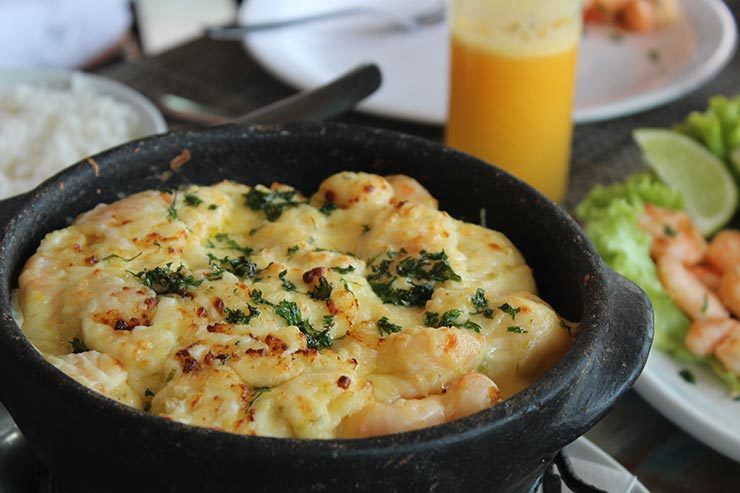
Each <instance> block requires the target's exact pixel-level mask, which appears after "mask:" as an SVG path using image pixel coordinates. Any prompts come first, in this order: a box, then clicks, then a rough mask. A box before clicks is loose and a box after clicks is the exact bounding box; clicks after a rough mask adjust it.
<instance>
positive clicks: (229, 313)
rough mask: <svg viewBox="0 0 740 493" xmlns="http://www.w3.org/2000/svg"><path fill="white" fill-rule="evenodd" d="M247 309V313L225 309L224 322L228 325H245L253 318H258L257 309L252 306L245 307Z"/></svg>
mask: <svg viewBox="0 0 740 493" xmlns="http://www.w3.org/2000/svg"><path fill="white" fill-rule="evenodd" d="M247 308H248V309H249V313H244V312H243V311H241V310H239V309H236V310H232V309H231V308H228V307H227V308H226V310H225V311H226V322H227V323H230V324H239V325H247V324H248V323H249V322H250V321H251V320H252V319H253V318H254V317H257V316H259V314H260V312H259V310H258V309H257V308H255V307H253V306H252V305H247Z"/></svg>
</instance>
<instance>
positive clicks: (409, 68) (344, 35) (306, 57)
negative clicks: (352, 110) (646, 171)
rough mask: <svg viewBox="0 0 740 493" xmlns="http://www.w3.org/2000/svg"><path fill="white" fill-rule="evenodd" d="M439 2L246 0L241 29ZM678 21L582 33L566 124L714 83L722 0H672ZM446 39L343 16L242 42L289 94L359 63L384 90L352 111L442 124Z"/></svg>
mask: <svg viewBox="0 0 740 493" xmlns="http://www.w3.org/2000/svg"><path fill="white" fill-rule="evenodd" d="M437 3H439V0H406V1H404V2H397V1H393V0H304V1H301V2H295V1H291V0H250V1H249V2H245V3H244V4H243V5H242V8H241V10H240V13H239V21H240V23H242V24H249V23H252V22H261V21H273V20H280V19H288V18H293V17H298V16H301V15H305V14H315V13H320V12H324V11H330V10H335V9H338V8H343V7H347V6H349V5H351V6H357V5H372V6H376V7H380V8H384V9H385V10H389V11H393V12H396V13H399V14H401V15H408V16H411V15H413V14H414V13H418V12H421V11H425V10H428V9H429V8H430V6H433V5H435V4H437ZM679 3H680V4H681V7H682V15H681V17H680V18H679V19H678V20H677V21H676V22H674V23H673V24H671V25H670V26H668V27H666V28H664V29H661V30H659V31H655V32H652V33H649V34H631V33H621V32H619V31H617V30H616V29H615V28H612V27H606V26H592V25H589V26H588V28H587V31H586V35H585V36H584V38H583V41H582V45H581V54H580V60H579V69H578V87H577V91H576V106H575V110H574V120H575V122H576V123H586V122H593V121H598V120H605V119H610V118H616V117H619V116H624V115H628V114H632V113H636V112H639V111H644V110H646V109H649V108H653V107H656V106H658V105H661V104H665V103H667V102H669V101H672V100H675V99H677V98H679V97H681V96H683V95H684V94H686V93H688V92H690V91H692V90H694V89H696V88H698V87H700V86H701V85H702V84H704V83H706V82H707V81H709V80H710V79H711V78H712V77H714V76H715V75H716V74H717V73H718V72H719V71H720V70H721V69H722V68H723V67H724V66H725V65H726V64H727V62H728V61H729V60H730V57H731V56H732V53H733V51H734V48H735V43H736V38H737V33H736V27H735V22H734V19H733V17H732V14H731V12H730V11H729V10H728V8H727V6H726V5H725V4H724V3H723V2H722V1H721V0H679ZM447 38H448V32H447V28H446V26H445V24H444V23H439V24H436V25H432V26H427V27H424V28H422V29H419V30H417V31H414V32H411V33H408V32H402V31H399V30H394V29H393V28H389V27H388V26H387V24H386V23H385V21H384V20H383V19H378V18H374V17H368V16H348V17H343V18H338V19H333V20H327V21H323V22H317V23H310V24H305V25H300V26H292V27H289V28H284V29H275V30H269V31H262V32H256V33H252V34H250V35H248V36H247V37H246V38H245V40H244V44H245V46H246V48H247V50H248V51H250V52H251V53H252V55H253V56H254V57H255V58H256V59H257V60H258V61H259V62H260V63H261V64H262V65H263V66H264V67H265V68H266V69H267V70H268V71H269V72H271V73H272V74H273V75H274V76H275V77H277V78H278V79H280V80H282V81H284V82H286V83H287V84H289V85H292V86H294V87H297V88H301V89H305V88H307V87H312V86H315V85H317V84H321V83H324V82H326V81H327V80H329V79H331V78H332V77H334V76H336V75H337V74H338V73H341V72H343V71H346V70H347V69H348V68H349V67H351V66H354V65H356V64H357V63H359V62H364V61H368V60H372V61H374V62H376V63H377V64H378V65H379V66H380V67H381V70H382V71H383V80H384V82H383V87H381V88H380V90H379V91H378V92H377V93H376V94H375V95H373V96H372V97H370V98H369V99H368V100H367V101H366V102H364V103H363V104H361V105H360V106H359V109H360V110H361V111H365V112H367V113H371V114H375V115H380V116H386V117H392V118H400V119H406V120H412V121H416V122H421V123H429V124H440V125H441V124H444V122H445V120H446V114H447V83H448V82H447V73H448V55H449V53H448V46H447V44H448V42H447Z"/></svg>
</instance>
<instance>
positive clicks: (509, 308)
mask: <svg viewBox="0 0 740 493" xmlns="http://www.w3.org/2000/svg"><path fill="white" fill-rule="evenodd" d="M498 308H499V310H501V311H502V312H504V313H506V314H507V315H509V316H510V317H511V319H512V320H516V314H517V313H519V312H520V311H521V310H522V309H521V308H519V307H516V308H514V307H513V306H511V305H510V304H508V303H504V304H503V305H501V306H499V307H498Z"/></svg>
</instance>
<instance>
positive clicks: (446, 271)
mask: <svg viewBox="0 0 740 493" xmlns="http://www.w3.org/2000/svg"><path fill="white" fill-rule="evenodd" d="M396 272H397V273H398V275H400V276H402V277H407V278H411V279H419V280H426V281H438V282H444V281H447V280H450V281H460V280H461V278H460V276H459V275H457V274H456V273H455V271H454V270H452V266H450V263H449V262H448V259H447V254H446V253H445V252H444V250H443V251H441V252H437V253H428V252H427V251H426V250H422V251H421V252H419V257H406V258H404V259H403V260H401V261H400V262H399V263H398V265H397V266H396Z"/></svg>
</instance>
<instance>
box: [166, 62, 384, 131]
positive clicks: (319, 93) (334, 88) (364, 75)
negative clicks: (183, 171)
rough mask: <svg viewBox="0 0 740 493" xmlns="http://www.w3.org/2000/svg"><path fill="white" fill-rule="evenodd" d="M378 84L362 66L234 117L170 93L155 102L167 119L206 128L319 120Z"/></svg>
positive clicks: (371, 69) (372, 69)
mask: <svg viewBox="0 0 740 493" xmlns="http://www.w3.org/2000/svg"><path fill="white" fill-rule="evenodd" d="M381 81H382V76H381V73H380V68H378V66H377V65H375V64H374V63H368V64H363V65H359V66H358V67H355V68H354V69H352V70H350V71H349V72H347V73H345V74H343V75H341V76H339V77H337V78H336V79H334V80H332V81H330V82H328V83H326V84H323V85H321V86H319V87H316V88H313V89H307V90H305V91H301V92H299V93H297V94H294V95H292V96H289V97H287V98H284V99H281V100H279V101H275V102H274V103H271V104H269V105H267V106H263V107H262V108H259V109H256V110H253V111H250V112H249V113H246V114H244V115H241V116H237V117H230V116H228V115H226V114H224V113H223V112H222V111H220V110H216V109H214V108H212V107H209V106H207V105H204V104H201V103H198V102H195V101H192V100H190V99H187V98H184V97H182V96H177V95H174V94H163V95H162V96H160V97H159V100H158V103H159V107H160V108H161V109H162V111H163V112H164V113H165V114H167V115H168V116H172V117H175V118H178V119H180V120H185V121H190V122H195V123H203V124H206V125H221V124H224V123H243V122H249V123H261V124H271V123H287V122H291V121H297V120H322V119H325V118H330V117H332V116H336V115H338V114H340V113H343V112H345V111H347V110H349V109H351V108H353V107H354V106H355V105H356V104H357V103H359V102H360V101H362V100H363V99H365V98H366V97H368V96H369V95H370V94H372V93H373V92H375V91H376V90H377V89H378V88H379V87H380V84H381Z"/></svg>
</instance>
